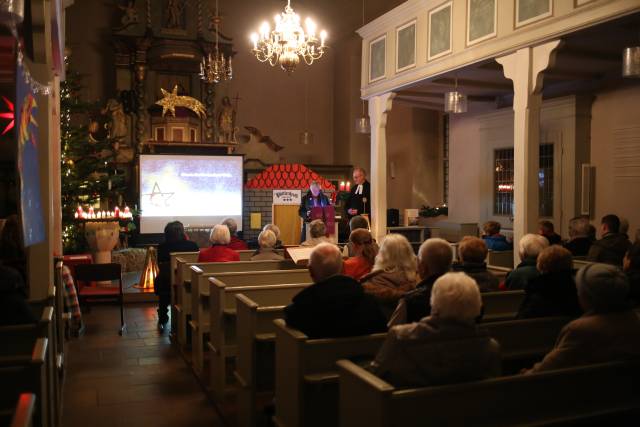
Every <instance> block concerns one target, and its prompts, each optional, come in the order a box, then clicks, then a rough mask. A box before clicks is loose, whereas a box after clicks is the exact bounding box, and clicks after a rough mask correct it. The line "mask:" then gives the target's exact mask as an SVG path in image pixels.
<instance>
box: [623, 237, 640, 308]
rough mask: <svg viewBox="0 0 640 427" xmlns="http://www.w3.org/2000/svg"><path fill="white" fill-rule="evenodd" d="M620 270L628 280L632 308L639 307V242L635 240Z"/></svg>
mask: <svg viewBox="0 0 640 427" xmlns="http://www.w3.org/2000/svg"><path fill="white" fill-rule="evenodd" d="M622 269H623V271H624V273H625V274H626V275H627V279H628V280H629V299H630V300H631V302H632V304H633V305H634V306H636V307H637V306H638V305H640V240H636V241H635V243H634V244H633V245H631V247H629V250H628V251H627V253H626V255H625V256H624V260H623V261H622Z"/></svg>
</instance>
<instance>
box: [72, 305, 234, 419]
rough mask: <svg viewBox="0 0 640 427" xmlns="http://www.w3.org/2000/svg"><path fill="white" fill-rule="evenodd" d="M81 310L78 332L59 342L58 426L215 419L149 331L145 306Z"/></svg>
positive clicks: (182, 367)
mask: <svg viewBox="0 0 640 427" xmlns="http://www.w3.org/2000/svg"><path fill="white" fill-rule="evenodd" d="M125 316H126V322H127V326H128V330H127V333H126V334H125V335H124V336H122V337H121V336H119V335H118V328H119V312H118V307H117V306H105V305H103V306H95V307H94V308H93V310H92V311H91V313H89V314H85V317H84V320H85V324H86V333H85V335H84V336H83V337H82V338H79V339H74V340H72V341H71V342H69V344H68V346H67V362H66V363H67V371H66V379H65V385H64V409H63V418H62V425H63V427H75V426H82V427H84V426H88V425H90V426H92V427H102V426H104V427H120V426H123V427H124V426H127V427H136V426H152V427H164V426H166V427H169V426H171V427H174V426H175V427H177V426H180V427H200V426H203V427H204V426H207V427H215V426H222V425H223V423H222V421H221V419H220V417H219V416H218V414H217V412H216V410H215V409H214V407H213V405H211V403H210V402H209V401H207V399H206V397H205V393H204V391H203V390H202V389H201V387H200V386H199V385H198V382H197V381H196V379H195V377H194V376H193V373H192V371H191V369H190V368H189V367H188V366H187V364H186V363H185V362H184V360H183V359H182V358H181V357H180V355H179V354H178V351H177V350H176V349H175V348H174V347H172V346H171V345H170V343H169V338H168V337H167V336H164V335H163V334H161V333H159V332H158V331H157V328H156V322H157V314H156V311H155V307H154V306H153V305H151V304H144V305H138V306H128V307H127V308H126V311H125Z"/></svg>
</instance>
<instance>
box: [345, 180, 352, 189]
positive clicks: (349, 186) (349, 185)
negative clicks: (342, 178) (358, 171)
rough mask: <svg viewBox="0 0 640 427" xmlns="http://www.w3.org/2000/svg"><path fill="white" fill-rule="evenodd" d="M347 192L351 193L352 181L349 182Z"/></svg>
mask: <svg viewBox="0 0 640 427" xmlns="http://www.w3.org/2000/svg"><path fill="white" fill-rule="evenodd" d="M346 190H347V191H351V181H347V188H346Z"/></svg>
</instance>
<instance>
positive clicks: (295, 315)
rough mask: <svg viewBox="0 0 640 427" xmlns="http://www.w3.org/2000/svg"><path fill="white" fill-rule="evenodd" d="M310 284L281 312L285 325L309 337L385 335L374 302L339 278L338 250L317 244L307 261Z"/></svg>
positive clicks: (346, 279)
mask: <svg viewBox="0 0 640 427" xmlns="http://www.w3.org/2000/svg"><path fill="white" fill-rule="evenodd" d="M309 273H310V274H311V278H312V279H313V282H314V283H313V285H311V286H309V287H308V288H306V289H304V290H302V291H301V292H300V293H298V294H297V295H296V296H295V297H293V301H292V303H291V304H289V305H288V306H287V307H285V310H284V318H285V321H286V323H287V326H289V327H291V328H295V329H298V330H299V331H301V332H302V333H304V334H305V335H307V336H308V337H309V338H335V337H348V336H357V335H367V334H373V333H377V332H385V331H386V329H387V326H386V318H385V317H384V315H383V313H382V311H381V310H380V307H379V306H378V304H377V302H376V300H375V299H374V298H373V297H372V296H371V295H367V294H365V292H364V290H363V289H362V286H360V284H359V283H358V282H357V281H355V280H354V279H353V278H351V277H348V276H343V275H342V274H341V273H342V255H341V254H340V251H339V250H338V247H337V246H335V245H332V244H330V243H321V244H319V245H318V246H316V247H315V248H314V249H313V252H311V256H310V258H309Z"/></svg>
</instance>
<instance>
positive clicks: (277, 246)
mask: <svg viewBox="0 0 640 427" xmlns="http://www.w3.org/2000/svg"><path fill="white" fill-rule="evenodd" d="M267 230H269V231H272V232H273V234H275V235H276V244H275V245H274V246H273V248H274V249H282V247H283V246H282V240H280V227H278V226H277V225H275V224H265V226H264V227H262V231H267Z"/></svg>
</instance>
